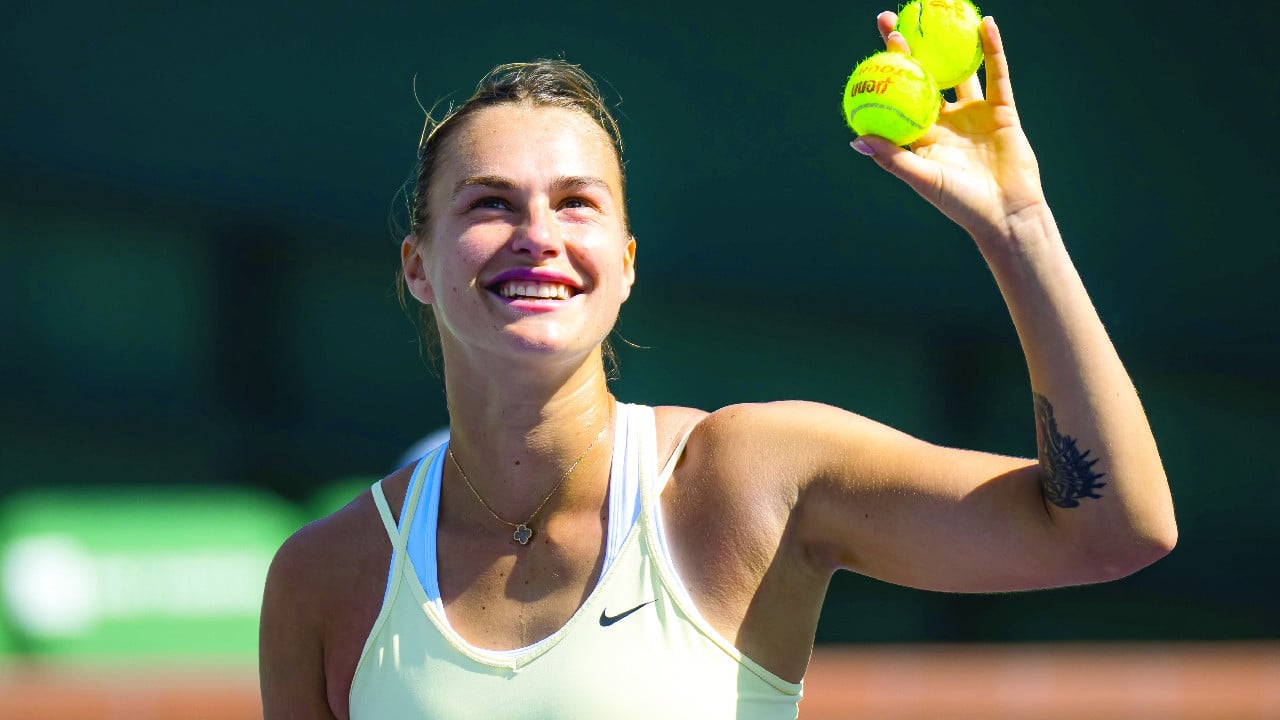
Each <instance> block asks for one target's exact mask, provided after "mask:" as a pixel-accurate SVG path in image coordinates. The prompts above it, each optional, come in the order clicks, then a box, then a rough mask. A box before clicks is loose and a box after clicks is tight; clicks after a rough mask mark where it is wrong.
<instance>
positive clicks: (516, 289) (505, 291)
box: [498, 280, 569, 300]
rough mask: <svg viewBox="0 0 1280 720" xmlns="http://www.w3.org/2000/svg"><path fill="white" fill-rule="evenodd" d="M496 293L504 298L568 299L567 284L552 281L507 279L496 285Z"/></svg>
mask: <svg viewBox="0 0 1280 720" xmlns="http://www.w3.org/2000/svg"><path fill="white" fill-rule="evenodd" d="M498 294H499V295H501V296H502V297H505V298H537V299H539V300H568V299H569V286H568V285H562V284H561V283H553V282H530V281H523V282H521V281H518V280H509V281H507V282H504V283H502V284H501V285H500V286H498Z"/></svg>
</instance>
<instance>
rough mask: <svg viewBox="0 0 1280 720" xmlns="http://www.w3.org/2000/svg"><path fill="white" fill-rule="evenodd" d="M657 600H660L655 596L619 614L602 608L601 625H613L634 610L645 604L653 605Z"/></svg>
mask: <svg viewBox="0 0 1280 720" xmlns="http://www.w3.org/2000/svg"><path fill="white" fill-rule="evenodd" d="M656 602H658V599H657V598H654V599H653V600H650V601H649V602H644V603H640V604H639V605H637V606H635V607H633V608H631V609H630V610H627V611H626V612H622V613H618V614H617V615H610V614H609V611H608V610H601V611H600V627H609V626H610V625H612V624H614V623H616V622H618V621H619V620H621V619H622V618H624V617H626V616H628V615H630V614H631V613H633V612H635V611H637V610H639V609H641V608H643V607H644V606H646V605H652V604H654V603H656Z"/></svg>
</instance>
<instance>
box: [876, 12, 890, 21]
mask: <svg viewBox="0 0 1280 720" xmlns="http://www.w3.org/2000/svg"><path fill="white" fill-rule="evenodd" d="M887 12H889V11H888V10H881V11H880V14H879V15H877V16H876V19H877V20H879V19H880V18H882V17H884V14H885V13H887Z"/></svg>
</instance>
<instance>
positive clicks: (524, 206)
mask: <svg viewBox="0 0 1280 720" xmlns="http://www.w3.org/2000/svg"><path fill="white" fill-rule="evenodd" d="M464 122H465V124H464V125H463V126H462V127H460V128H458V129H457V131H456V132H455V133H454V135H453V136H452V138H450V139H449V141H448V143H447V145H446V146H445V147H444V148H443V152H442V154H441V156H440V159H439V162H438V164H437V166H436V171H435V176H434V177H433V178H432V181H431V187H430V189H429V192H428V196H427V202H428V203H429V208H430V217H431V218H432V221H431V225H430V226H429V227H428V228H426V230H425V232H426V233H427V236H426V237H425V238H423V241H422V242H416V241H415V239H414V238H413V237H412V236H411V237H409V238H407V239H406V240H405V243H404V245H403V247H402V251H401V254H402V260H403V261H404V269H405V280H406V282H407V284H408V287H409V289H410V291H411V292H412V293H413V295H414V296H415V297H416V298H418V300H420V301H422V302H425V303H429V304H431V305H432V306H433V310H434V312H435V315H436V320H437V325H438V326H439V328H440V331H441V343H442V346H443V349H444V351H445V357H446V358H448V357H449V354H450V351H451V350H454V351H462V352H468V351H478V352H481V353H484V354H485V356H486V357H493V354H494V353H498V354H500V355H506V354H508V353H511V352H520V353H522V354H524V355H525V356H528V354H529V353H531V352H532V353H534V354H536V355H542V356H548V357H560V356H563V354H564V353H566V352H567V353H569V354H570V355H571V356H572V355H580V354H584V353H589V352H593V351H595V349H596V348H597V346H598V345H599V344H600V342H601V341H602V340H603V339H604V338H605V337H606V336H607V335H608V333H609V331H610V330H611V329H612V328H613V325H614V322H615V321H616V320H617V316H618V311H619V309H620V307H621V305H622V303H623V301H625V300H626V299H627V296H628V295H629V294H630V292H631V285H632V282H633V281H634V279H635V265H634V262H635V240H634V239H633V238H632V237H631V236H630V235H629V234H628V232H627V225H626V218H625V208H624V205H623V198H622V177H621V174H620V169H619V166H618V158H617V156H616V154H615V153H614V150H613V146H612V144H611V143H610V141H609V138H608V136H607V135H606V134H605V133H604V131H603V130H601V129H600V127H599V126H597V125H596V124H595V122H594V121H592V120H591V118H589V117H587V116H586V115H584V114H582V113H580V112H577V111H574V110H568V109H564V108H557V107H546V106H533V105H528V104H504V105H497V106H493V107H489V108H485V109H483V110H480V111H478V112H476V113H475V114H472V115H470V116H468V117H467V118H465V120H464ZM477 359H478V358H477Z"/></svg>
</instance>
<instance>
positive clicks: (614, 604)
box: [260, 12, 1177, 720]
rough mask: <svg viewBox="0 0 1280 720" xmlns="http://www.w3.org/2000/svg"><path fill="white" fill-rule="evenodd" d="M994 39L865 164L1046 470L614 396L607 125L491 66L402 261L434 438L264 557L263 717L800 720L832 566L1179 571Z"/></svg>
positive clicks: (1003, 578)
mask: <svg viewBox="0 0 1280 720" xmlns="http://www.w3.org/2000/svg"><path fill="white" fill-rule="evenodd" d="M895 22H896V18H895V17H894V14H893V13H891V12H886V13H882V14H881V15H880V17H879V20H878V24H879V28H880V31H881V33H882V35H883V36H884V39H885V42H886V45H887V46H888V48H889V49H890V50H891V51H894V52H909V48H907V47H906V44H905V41H904V40H903V38H902V36H901V35H899V34H897V33H895V32H891V31H892V28H893V27H894V23H895ZM982 38H983V50H984V56H985V57H984V59H985V63H986V67H987V74H986V92H985V93H984V89H983V85H982V83H980V82H979V80H978V78H977V77H976V76H975V77H971V78H969V79H967V80H965V81H964V82H963V83H961V85H960V86H959V87H958V88H957V89H956V100H955V102H948V103H945V104H944V105H943V107H942V110H941V113H940V117H939V120H938V122H937V124H936V125H935V126H934V128H933V129H932V130H930V131H929V132H928V133H926V134H925V136H924V137H922V138H921V139H920V140H919V141H918V142H917V143H916V144H915V145H914V146H913V147H912V148H911V149H910V150H907V149H903V148H898V147H896V146H894V145H893V144H891V143H889V142H887V141H885V140H884V139H882V138H875V137H861V138H858V140H857V141H855V145H854V146H855V148H856V149H858V150H859V151H860V152H862V153H864V154H868V155H871V156H873V158H874V159H875V162H877V163H878V164H879V165H881V166H882V167H883V168H884V169H885V170H887V171H888V172H889V173H890V174H892V175H894V176H897V177H898V178H900V179H901V180H903V181H904V182H906V183H907V184H908V185H909V186H910V187H912V188H913V189H915V190H916V191H917V192H919V193H920V195H922V196H923V197H924V198H926V199H928V201H929V202H931V203H932V204H934V205H935V206H936V207H937V208H938V209H939V210H940V211H941V212H942V213H944V214H945V215H946V216H947V217H949V218H951V219H952V220H954V221H955V222H957V223H958V224H960V225H961V226H962V227H963V228H964V229H965V230H967V231H968V233H969V234H970V236H971V237H972V238H973V240H974V242H975V243H976V244H977V246H978V248H979V250H980V251H981V252H982V254H983V256H984V258H985V259H986V261H987V263H988V265H989V267H990V269H991V271H992V273H993V274H994V276H995V278H996V280H997V283H998V284H999V286H1000V290H1001V292H1002V294H1003V296H1004V298H1005V300H1006V302H1007V304H1008V308H1009V312H1010V315H1011V317H1012V319H1013V322H1014V325H1015V326H1016V327H1017V330H1018V333H1019V337H1020V340H1021V341H1022V347H1023V350H1024V353H1025V355H1026V360H1027V367H1028V369H1029V375H1030V385H1031V389H1032V393H1031V395H1032V397H1033V398H1034V400H1033V403H1032V409H1033V412H1032V413H1031V417H1029V418H1028V421H1029V422H1028V425H1029V426H1030V425H1032V424H1034V426H1036V427H1038V428H1039V437H1040V439H1041V443H1040V454H1039V458H1038V459H1032V458H1014V457H1006V456H1002V455H996V454H992V453H987V452H980V451H974V450H963V449H954V448H946V447H939V446H936V445H932V444H930V443H927V442H924V441H922V440H918V439H916V438H913V437H910V436H908V435H905V434H903V433H900V432H898V431H896V430H893V429H891V428H888V427H885V426H883V425H880V424H878V423H875V422H873V421H871V420H868V419H866V418H864V417H861V416H859V415H856V414H854V413H852V412H848V411H845V410H841V409H837V408H835V407H831V406H829V405H822V404H818V403H806V402H793V401H782V402H774V403H762V404H746V405H733V406H729V407H725V408H721V409H718V410H715V411H713V412H705V411H703V410H698V409H693V408H687V407H674V406H667V407H649V406H645V405H639V404H630V403H625V402H620V401H617V400H616V399H615V398H614V397H613V395H612V394H611V393H610V391H609V388H608V385H607V382H606V379H607V373H606V371H605V354H606V350H605V347H606V345H605V339H606V337H607V336H608V334H609V332H610V330H611V329H612V327H613V325H614V323H615V322H616V320H617V317H618V313H619V311H620V309H621V307H622V305H623V303H625V302H626V301H627V299H628V297H629V296H630V293H631V288H632V286H633V284H634V283H635V282H636V264H635V259H636V248H637V241H636V239H635V238H634V237H633V236H632V234H631V231H630V227H629V225H628V222H627V216H626V204H625V192H624V191H625V184H624V179H623V165H622V162H621V149H622V143H621V139H620V138H619V136H618V134H617V126H616V124H615V123H614V122H613V120H612V119H611V118H610V117H609V114H608V112H607V110H606V109H605V107H604V104H603V103H602V102H601V101H600V98H599V94H598V93H597V92H596V90H595V86H594V84H593V83H592V82H591V81H590V79H589V78H588V77H587V76H586V75H585V74H583V73H582V71H581V70H579V69H578V68H576V67H574V66H572V65H569V64H567V63H564V62H560V61H538V62H534V63H528V64H519V65H504V66H501V67H499V68H497V69H496V70H494V71H493V72H492V73H490V74H489V75H488V76H487V77H486V78H485V80H484V81H482V83H481V86H480V88H479V89H478V91H477V92H476V94H475V96H473V98H472V99H471V100H469V101H468V102H467V103H466V104H464V105H463V106H462V107H461V108H459V109H458V110H457V111H456V112H454V113H453V114H451V115H449V116H448V117H447V118H446V119H445V120H443V121H442V122H441V123H440V124H439V125H437V126H436V127H434V128H433V129H431V130H432V131H431V132H430V133H427V134H426V135H425V137H424V139H423V142H422V146H421V148H420V155H421V162H420V167H419V171H418V180H417V184H416V186H415V189H414V194H413V204H412V228H411V232H410V233H409V234H408V236H407V237H405V239H404V241H403V242H402V244H401V249H400V256H401V267H402V270H403V288H404V290H405V291H406V293H407V294H408V295H409V296H411V297H412V298H413V301H416V302H418V303H421V305H422V308H423V312H424V314H425V315H427V316H429V317H430V318H431V320H432V321H433V322H434V323H435V325H434V327H435V331H436V333H437V334H438V341H439V348H440V355H441V357H442V359H443V376H444V384H445V390H446V395H445V396H446V399H447V403H448V410H449V427H450V437H449V440H448V441H447V442H446V443H445V444H444V445H442V446H441V447H439V448H437V449H436V450H435V451H433V452H431V453H429V454H427V455H426V456H425V457H424V458H422V460H421V461H420V462H418V463H416V464H414V465H410V466H408V467H405V468H403V469H401V470H399V471H397V472H395V473H392V474H391V475H389V476H387V477H386V478H383V479H382V480H380V481H379V482H377V483H375V484H374V485H373V487H372V488H371V489H370V492H368V493H364V494H361V495H360V496H359V497H357V498H356V499H355V500H353V501H352V502H351V503H350V504H348V505H347V506H346V507H344V508H343V509H341V510H339V511H338V512H336V513H334V514H332V515H330V516H328V517H326V518H323V519H321V520H319V521H317V522H315V523H313V524H311V525H309V526H307V527H305V528H303V529H302V530H300V531H299V532H298V533H297V534H295V535H294V536H293V537H292V538H290V539H289V540H288V541H287V542H286V543H285V544H284V546H283V547H281V549H280V550H279V552H278V553H277V555H276V557H275V560H274V561H273V563H272V568H271V571H270V574H269V577H268V580H267V587H266V592H265V597H264V601H263V611H262V622H261V661H260V667H261V683H262V694H263V702H264V707H265V710H266V716H267V717H268V718H275V717H296V716H307V717H337V718H348V717H350V718H385V717H436V718H472V717H498V716H512V717H530V718H598V717H610V718H623V719H624V720H625V719H627V718H653V717H671V718H683V717H688V718H710V719H715V718H738V719H747V720H753V719H760V720H772V719H775V718H794V717H795V716H796V714H797V708H798V704H799V700H800V694H801V684H802V681H803V678H804V675H805V671H806V668H807V667H808V663H809V660H810V658H811V657H812V652H813V642H814V633H815V630H816V628H817V624H818V618H819V615H820V613H821V611H822V605H823V600H824V598H825V595H826V591H827V587H828V583H829V581H830V578H831V576H832V574H833V573H834V572H836V571H837V570H852V571H855V572H859V573H862V574H865V575H868V576H871V577H875V578H878V579H881V580H884V581H886V582H891V583H896V584H899V585H907V586H911V587H916V588H922V589H928V590H939V591H952V592H1001V591H1011V590H1026V589H1033V588H1049V587H1056V586H1063V585H1071V584H1080V583H1090V582H1099V581H1104V580H1110V579H1114V578H1118V577H1122V576H1124V575H1127V574H1129V573H1132V572H1134V571H1136V570H1138V569H1140V568H1142V567H1144V566H1146V565H1147V564H1149V563H1151V562H1153V561H1155V560H1156V559H1158V558H1159V557H1161V556H1163V555H1164V554H1165V553H1167V552H1169V550H1170V549H1171V548H1172V547H1173V544H1174V543H1175V541H1176V537H1177V529H1176V525H1175V523H1174V518H1173V509H1172V501H1171V499H1170V495H1169V488H1168V484H1167V483H1166V481H1165V477H1164V471H1163V468H1162V466H1161V462H1160V457H1159V454H1158V452H1157V450H1156V445H1155V441H1154V439H1153V438H1152V435H1151V431H1150V427H1149V426H1148V423H1147V421H1146V418H1145V415H1144V413H1143V411H1142V407H1141V405H1140V404H1139V402H1138V398H1137V394H1136V392H1135V391H1134V388H1133V386H1132V384H1131V382H1130V380H1129V377H1128V375H1127V374H1126V372H1125V370H1124V367H1123V365H1122V364H1121V362H1120V360H1119V358H1118V357H1117V355H1116V352H1115V349H1114V347H1113V346H1112V344H1111V341H1110V339H1109V338H1108V337H1107V334H1106V332H1105V330H1104V329H1103V327H1102V324H1101V322H1100V321H1099V319H1098V315H1097V313H1096V312H1095V310H1094V308H1093V306H1092V304H1091V303H1090V301H1089V298H1088V295H1087V294H1086V293H1085V290H1084V287H1083V285H1082V284H1081V282H1080V278H1079V275H1078V274H1077V273H1076V271H1075V268H1074V267H1073V266H1072V264H1071V261H1070V259H1069V258H1068V256H1067V253H1066V249H1065V246H1064V245H1063V243H1062V239H1061V237H1060V236H1059V234H1058V231H1057V228H1056V225H1055V224H1054V221H1053V216H1052V214H1051V213H1050V211H1049V208H1048V206H1047V204H1046V202H1045V198H1044V194H1043V191H1042V190H1041V186H1040V181H1039V173H1038V169H1037V166H1036V161H1035V157H1034V155H1033V153H1032V151H1031V148H1030V146H1029V144H1028V143H1027V141H1026V137H1025V135H1024V134H1023V133H1022V129H1021V126H1020V124H1019V119H1018V115H1017V112H1016V110H1015V108H1014V104H1013V94H1012V89H1011V85H1010V81H1009V70H1008V63H1007V61H1006V59H1005V56H1004V51H1003V46H1002V44H1001V41H1000V35H999V32H998V31H997V29H996V26H995V23H994V21H992V20H991V19H990V18H988V19H986V20H985V21H984V23H983V30H982ZM1064 498H1065V499H1068V500H1069V502H1067V501H1066V500H1064Z"/></svg>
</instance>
